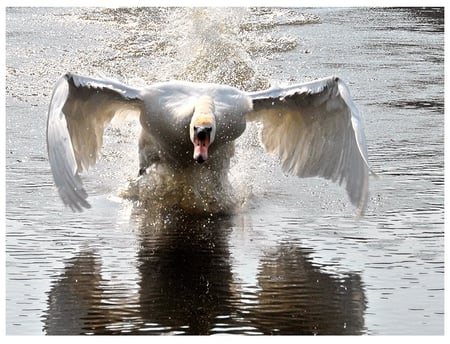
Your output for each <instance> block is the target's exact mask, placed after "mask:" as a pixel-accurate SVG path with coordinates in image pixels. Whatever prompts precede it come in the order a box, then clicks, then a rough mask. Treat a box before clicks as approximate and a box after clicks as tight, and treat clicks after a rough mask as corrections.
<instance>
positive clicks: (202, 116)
mask: <svg viewBox="0 0 450 344" xmlns="http://www.w3.org/2000/svg"><path fill="white" fill-rule="evenodd" d="M192 122H194V123H195V125H197V126H212V125H214V124H215V122H216V119H215V117H214V100H213V99H212V98H211V97H210V96H201V97H199V98H198V99H197V102H196V103H195V108H194V114H193V116H192Z"/></svg>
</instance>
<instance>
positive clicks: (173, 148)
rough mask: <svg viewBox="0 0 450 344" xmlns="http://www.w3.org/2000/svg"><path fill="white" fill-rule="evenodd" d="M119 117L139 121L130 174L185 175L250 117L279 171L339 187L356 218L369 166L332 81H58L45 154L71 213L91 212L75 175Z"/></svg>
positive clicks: (348, 106)
mask: <svg viewBox="0 0 450 344" xmlns="http://www.w3.org/2000/svg"><path fill="white" fill-rule="evenodd" d="M121 111H134V112H135V113H137V114H138V115H139V118H140V123H141V125H142V131H141V135H140V138H139V160H140V166H139V167H140V169H139V174H143V173H145V172H146V170H147V168H148V167H150V166H151V165H152V164H154V163H165V164H166V165H167V166H169V167H171V168H173V169H184V168H186V169H187V168H189V166H192V165H193V164H197V163H203V162H205V161H208V163H206V164H211V165H212V164H215V163H216V162H218V161H219V162H220V160H221V159H227V157H225V154H223V152H222V150H221V149H220V148H221V147H222V146H229V144H230V142H231V143H232V142H233V141H234V140H236V139H237V138H238V137H239V136H240V135H241V134H242V133H243V132H244V130H245V127H246V121H254V120H255V121H260V122H261V123H262V136H261V141H262V144H263V146H264V148H265V150H266V151H267V152H270V153H274V154H276V155H277V156H278V157H279V158H280V161H281V164H282V169H283V171H285V172H287V173H289V174H293V175H296V176H299V177H312V176H319V177H323V178H326V179H330V180H332V181H334V182H338V183H339V184H341V183H344V185H345V187H346V190H347V193H348V195H349V198H350V201H351V202H352V203H353V204H354V205H355V206H356V207H357V213H358V214H362V213H363V212H364V209H365V207H366V203H367V198H368V177H369V166H368V162H367V148H366V140H365V135H364V128H363V122H362V118H361V115H360V114H359V112H358V110H357V108H356V107H355V105H354V103H353V101H352V99H351V97H350V94H349V91H348V89H347V87H346V85H345V83H344V82H343V81H342V80H340V79H339V78H337V77H328V78H324V79H320V80H317V81H313V82H308V83H303V84H297V85H293V86H289V87H273V88H270V89H268V90H265V91H258V92H243V91H240V90H238V89H236V88H233V87H230V86H225V85H219V84H206V83H189V82H181V81H173V82H163V83H156V84H153V85H150V86H147V87H143V88H134V87H129V86H127V85H124V84H122V83H120V82H118V81H116V80H110V79H105V78H91V77H85V76H80V75H76V74H72V73H67V74H65V75H63V76H62V77H61V78H60V79H59V80H58V81H57V83H56V85H55V88H54V91H53V95H52V98H51V102H50V107H49V112H48V122H47V149H48V156H49V162H50V166H51V170H52V173H53V177H54V181H55V184H56V186H57V189H58V192H59V195H60V196H61V198H62V200H63V202H64V203H65V204H66V205H68V206H69V207H70V208H71V209H72V210H77V211H81V210H82V209H83V207H84V208H89V207H90V205H89V203H88V202H87V201H86V198H87V193H86V191H85V190H84V188H83V185H82V183H81V180H80V178H79V173H80V172H82V171H83V170H87V169H88V168H89V167H90V166H92V165H94V164H95V162H96V159H97V156H98V153H99V150H100V148H101V146H102V137H103V130H104V127H105V125H106V124H107V123H108V122H109V121H111V119H112V118H113V117H114V116H115V115H116V114H117V113H119V112H121ZM222 154H223V155H224V157H223V158H222V156H221V155H222ZM228 159H229V157H228ZM194 160H195V161H196V162H195V161H194ZM217 165H218V166H219V167H218V168H222V166H223V164H221V163H217ZM225 165H226V164H225ZM202 167H203V166H202ZM209 168H210V167H209Z"/></svg>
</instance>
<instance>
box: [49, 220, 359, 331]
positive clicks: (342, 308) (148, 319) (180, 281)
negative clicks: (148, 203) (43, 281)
mask: <svg viewBox="0 0 450 344" xmlns="http://www.w3.org/2000/svg"><path fill="white" fill-rule="evenodd" d="M148 215H149V216H142V214H141V215H140V217H139V218H140V221H139V222H140V226H139V231H138V235H137V236H138V240H139V245H138V247H139V248H138V252H135V254H134V256H133V258H130V259H134V260H135V261H134V262H133V263H134V264H135V265H136V266H137V274H136V275H137V279H138V280H137V281H136V284H135V285H136V290H135V291H132V290H129V289H128V290H127V288H126V287H120V286H117V285H112V286H111V283H107V281H105V279H104V277H102V276H103V275H104V274H102V257H101V256H100V255H99V254H98V253H97V252H96V251H95V250H89V249H87V250H83V251H81V252H80V253H79V254H78V255H77V256H76V257H74V258H72V259H70V260H68V261H67V262H66V265H65V269H64V272H63V273H62V274H61V275H60V276H58V277H57V278H56V280H55V282H54V283H53V285H52V287H51V290H50V291H49V293H48V309H47V312H46V314H45V315H44V320H43V321H44V331H45V332H46V333H47V334H85V333H94V334H118V333H121V334H161V333H174V334H212V333H255V334H277V333H278V334H359V333H364V331H365V328H364V312H365V307H366V300H365V296H364V290H363V287H362V283H361V280H360V277H359V275H356V274H347V275H345V276H336V275H333V274H331V273H329V272H326V271H325V270H324V269H321V267H320V266H317V265H314V264H313V262H312V260H311V259H310V257H309V255H310V251H309V250H308V249H307V248H302V247H298V246H295V245H292V244H289V243H286V244H281V245H279V246H278V247H275V248H274V250H271V253H268V254H266V253H264V252H262V254H261V256H260V257H261V258H260V259H259V262H258V268H257V272H256V276H255V278H254V281H256V282H255V283H256V285H254V286H248V285H246V286H243V283H242V281H241V280H240V279H239V278H236V276H235V274H234V273H233V264H234V263H235V262H236V261H235V259H231V258H230V255H231V254H232V253H231V252H232V251H234V250H242V251H243V253H242V252H241V253H240V256H241V257H245V250H246V249H245V242H242V245H243V247H232V246H230V236H231V234H232V232H233V231H238V230H240V229H241V228H239V227H237V226H236V224H237V220H236V218H234V217H192V216H188V215H187V214H184V213H182V212H179V211H177V212H175V214H174V213H173V212H172V213H171V214H170V216H166V215H164V214H159V215H158V216H157V217H155V214H148ZM155 219H156V220H155ZM169 219H170V220H169ZM233 243H236V240H233ZM130 256H132V254H130ZM239 264H241V265H243V266H244V268H245V264H246V262H245V261H244V262H242V261H241V262H239ZM125 266H126V264H125ZM122 273H123V272H121V271H117V272H116V279H118V280H120V274H122Z"/></svg>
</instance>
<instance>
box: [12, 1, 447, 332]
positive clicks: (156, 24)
mask: <svg viewBox="0 0 450 344" xmlns="http://www.w3.org/2000/svg"><path fill="white" fill-rule="evenodd" d="M443 62H444V25H443V10H419V9H383V8H376V9H370V8H358V9H351V8H333V9H327V8H309V9H301V10H297V9H254V10H247V9H243V8H242V9H208V10H203V9H183V8H181V9H156V8H150V9H121V10H112V9H111V10H101V9H89V10H84V9H70V8H46V9H43V8H8V9H7V11H6V152H5V156H6V239H5V246H6V256H5V257H6V265H5V266H6V268H5V281H6V333H7V334H11V335H13V334H82V333H85V334H88V333H97V334H113V333H121V334H126V333H130V334H165V333H170V334H218V333H239V334H243V333H244V334H272V333H273V334H374V335H381V334H383V335H384V334H404V335H411V334H443V333H444V115H443V114H444V63H443ZM66 71H74V72H78V73H80V74H87V75H95V74H104V75H108V76H112V77H116V78H119V79H121V80H124V81H126V82H129V83H131V84H143V83H151V82H154V81H163V80H170V79H174V78H183V79H187V80H193V81H214V82H216V81H219V82H225V83H229V84H233V85H236V86H239V87H241V88H243V89H246V90H252V89H258V88H262V87H266V86H267V85H269V84H270V83H272V82H296V81H304V80H309V79H313V78H317V77H324V76H328V75H332V74H335V75H339V76H340V77H342V78H343V79H344V80H346V81H347V82H348V84H349V85H350V89H351V92H352V95H353V98H354V100H355V102H356V103H357V105H358V107H359V109H360V111H361V112H362V113H363V115H364V119H365V124H366V136H367V141H368V148H369V161H370V164H371V166H372V168H373V170H374V171H376V172H377V173H378V175H379V177H380V178H379V179H374V178H372V179H371V184H370V201H369V205H368V209H367V212H366V216H365V217H364V218H363V219H361V220H360V221H356V220H355V219H354V216H353V209H352V207H351V206H350V205H349V203H348V200H347V197H346V195H345V191H344V190H342V189H341V188H339V187H338V186H335V185H330V184H329V183H328V182H326V181H323V180H320V179H304V180H301V179H297V178H293V177H286V176H284V175H283V174H282V172H281V171H280V168H279V166H278V164H277V162H276V161H275V160H274V159H273V158H272V157H270V156H267V155H265V154H264V153H263V152H262V150H261V148H260V147H259V146H258V144H257V128H255V127H250V128H249V130H248V132H247V133H246V134H245V136H244V137H243V138H242V140H240V141H239V142H238V144H237V148H236V150H237V153H238V154H237V155H236V157H235V158H234V159H233V161H232V167H231V171H230V176H229V178H230V181H231V182H232V184H233V185H234V188H235V197H236V201H237V202H238V204H239V208H238V210H237V211H236V213H235V214H234V215H232V216H222V217H219V216H209V215H204V216H197V215H196V216H194V215H188V214H185V213H183V212H180V211H176V210H171V209H164V208H162V209H145V208H142V207H139V206H137V205H136V204H135V203H133V202H131V201H127V200H124V199H123V198H121V197H119V195H120V194H121V193H123V192H124V190H125V191H126V190H127V185H128V183H129V181H132V180H133V178H134V177H135V176H136V175H137V171H138V163H137V151H136V150H137V139H136V130H137V125H136V124H135V123H133V122H131V123H127V124H121V125H115V126H113V127H111V128H108V130H107V131H106V133H105V147H104V150H103V155H102V157H101V159H100V161H99V163H98V165H97V166H96V167H95V168H94V169H93V170H91V171H89V172H88V173H87V174H85V175H84V177H83V180H84V183H85V186H86V189H87V190H88V191H89V192H90V198H89V199H90V201H91V203H92V209H91V210H89V211H86V212H84V213H81V214H73V213H71V212H70V210H68V209H64V208H63V205H62V203H61V201H60V199H59V198H58V196H57V193H56V191H55V189H54V187H53V183H52V177H51V173H50V169H49V164H48V161H47V155H46V147H45V124H46V111H47V106H48V101H49V96H50V94H51V90H52V86H53V83H54V82H55V80H56V79H57V78H58V77H59V75H61V74H62V73H64V72H66Z"/></svg>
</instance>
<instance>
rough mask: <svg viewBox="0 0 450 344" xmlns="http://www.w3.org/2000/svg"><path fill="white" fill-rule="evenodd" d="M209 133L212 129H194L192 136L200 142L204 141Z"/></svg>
mask: <svg viewBox="0 0 450 344" xmlns="http://www.w3.org/2000/svg"><path fill="white" fill-rule="evenodd" d="M211 131H212V127H194V134H195V136H196V137H197V138H198V139H199V140H200V141H204V140H205V139H206V136H209V135H210V133H211Z"/></svg>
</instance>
